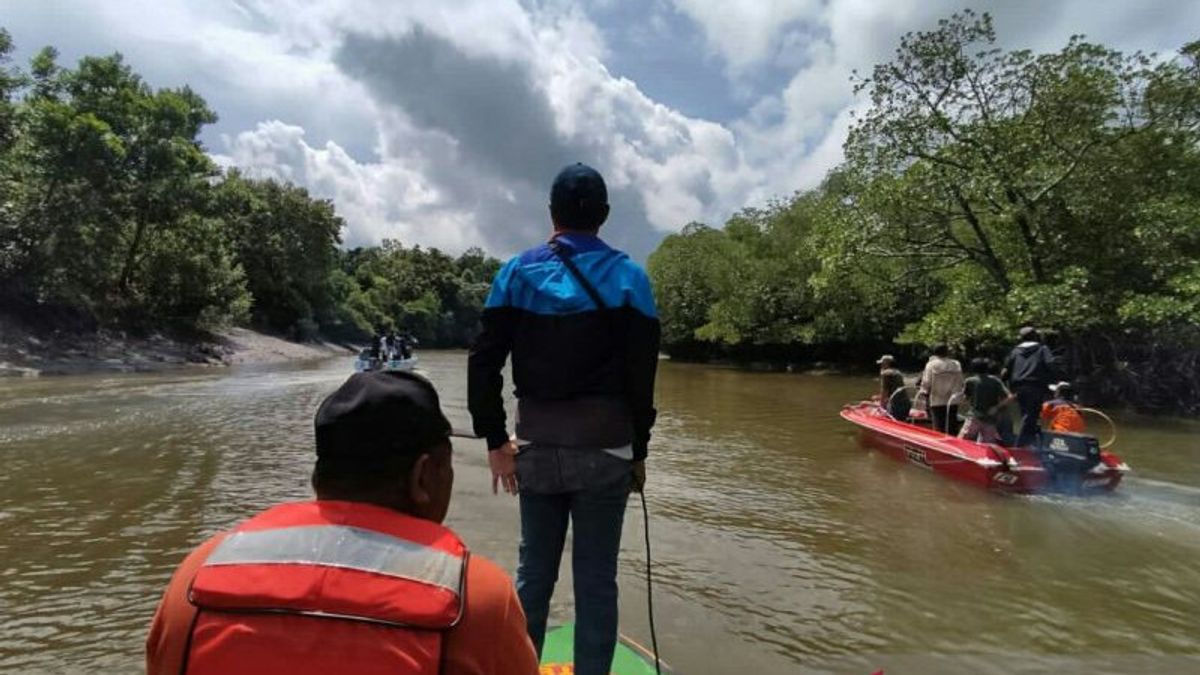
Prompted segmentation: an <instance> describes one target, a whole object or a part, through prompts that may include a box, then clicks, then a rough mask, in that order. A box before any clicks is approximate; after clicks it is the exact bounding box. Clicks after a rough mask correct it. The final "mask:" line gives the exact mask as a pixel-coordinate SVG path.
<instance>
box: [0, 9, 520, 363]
mask: <svg viewBox="0 0 1200 675" xmlns="http://www.w3.org/2000/svg"><path fill="white" fill-rule="evenodd" d="M11 51H12V41H11V39H10V37H9V34H8V33H7V32H5V31H4V30H3V29H0V298H2V299H6V300H17V301H20V302H21V303H22V304H24V305H33V306H37V305H58V306H63V307H67V308H71V309H73V310H77V311H81V312H83V313H84V314H87V315H90V316H91V317H93V318H95V319H96V320H98V321H99V322H100V323H101V324H120V325H123V326H129V327H153V326H157V325H159V324H164V323H167V324H173V325H178V326H185V327H194V328H202V329H211V328H217V327H220V326H223V325H226V324H229V323H235V322H237V323H240V322H248V323H251V324H253V325H255V326H258V327H262V328H265V329H268V330H271V331H274V332H277V333H282V334H286V335H289V336H291V337H294V338H298V339H315V338H317V337H319V336H320V335H321V334H325V335H329V336H332V337H336V338H339V339H347V340H353V339H362V338H365V337H367V336H370V335H371V334H373V333H374V332H375V331H376V330H381V329H385V328H403V329H406V330H409V331H412V332H414V333H415V334H416V335H417V337H419V338H420V339H421V340H422V341H423V342H424V343H425V344H432V345H455V346H462V345H465V344H466V343H467V342H468V341H469V340H470V338H471V337H472V335H473V334H474V332H475V330H476V324H477V322H478V318H479V314H480V312H481V311H482V306H483V302H484V298H485V296H486V294H487V290H488V287H489V284H490V281H491V279H492V277H493V276H494V275H495V273H496V271H497V270H498V269H499V262H498V261H496V260H495V259H493V258H489V257H487V256H486V255H484V254H483V252H482V251H480V250H478V249H471V250H469V251H467V252H466V253H464V254H463V255H462V256H460V257H458V258H452V257H450V256H448V255H446V254H444V253H442V252H440V251H438V250H436V249H431V250H423V249H420V248H412V249H405V248H404V247H403V246H401V245H400V244H399V243H396V242H385V243H384V245H383V246H382V247H380V248H369V249H355V250H354V251H350V252H344V251H342V250H341V249H340V248H339V244H340V243H341V231H342V228H343V226H344V223H343V222H342V219H341V218H339V217H338V215H337V214H336V212H335V210H334V207H333V204H332V203H331V202H329V201H328V200H320V199H314V198H313V197H311V196H310V195H309V194H308V192H307V191H306V190H304V189H302V188H299V187H297V186H294V185H291V184H288V183H282V182H279V181H275V180H257V179H252V178H248V177H246V176H243V175H242V174H241V173H239V172H237V171H236V170H231V171H229V172H227V173H225V174H224V175H222V174H220V172H218V170H217V168H216V166H215V165H214V164H213V162H212V160H211V159H210V158H209V157H208V155H207V154H206V153H205V152H204V149H203V147H202V146H201V144H200V142H199V134H200V132H201V130H202V129H203V127H204V126H205V125H208V124H211V123H213V122H215V121H216V119H217V117H216V114H215V113H213V112H212V111H211V110H210V109H209V108H208V106H207V104H206V103H205V101H204V99H203V98H201V97H200V96H199V95H198V94H196V93H195V92H194V91H192V90H191V89H189V88H187V87H182V88H178V89H159V90H155V89H152V88H151V87H149V86H148V85H146V84H145V82H143V81H142V79H141V77H140V76H138V75H137V74H136V73H135V72H133V70H132V69H131V68H130V67H129V66H128V65H127V64H126V63H125V61H124V60H123V59H122V57H121V56H120V55H119V54H114V55H112V56H106V57H87V58H84V59H82V60H81V61H80V62H79V64H78V65H77V66H76V67H75V68H73V69H72V68H65V67H63V66H61V65H59V63H58V53H57V52H56V51H55V50H54V49H53V48H52V47H47V48H45V49H43V50H41V51H40V52H39V53H38V54H37V55H36V56H34V58H33V59H32V61H31V63H30V69H29V70H30V72H29V74H28V75H26V74H25V73H22V72H21V71H19V70H18V69H15V68H13V67H11V66H10V65H9V54H10V53H11Z"/></svg>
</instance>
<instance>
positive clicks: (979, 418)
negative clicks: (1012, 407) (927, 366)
mask: <svg viewBox="0 0 1200 675" xmlns="http://www.w3.org/2000/svg"><path fill="white" fill-rule="evenodd" d="M991 367H992V364H991V362H990V361H989V360H988V359H985V358H976V359H972V360H971V373H972V374H971V377H968V378H967V379H966V381H965V382H964V383H963V393H964V395H965V396H966V397H967V399H969V400H970V402H971V407H970V408H969V409H968V410H967V423H966V424H965V425H963V428H962V431H961V432H960V433H959V435H958V437H959V438H965V439H967V440H969V441H976V442H979V443H998V442H1000V440H1001V439H1000V432H999V430H998V429H997V428H996V424H997V422H998V421H999V414H1000V411H1001V410H1003V409H1004V407H1005V406H1007V405H1009V404H1010V403H1012V401H1013V400H1014V399H1015V398H1016V396H1015V395H1014V394H1012V393H1011V392H1009V390H1008V388H1007V387H1005V386H1004V382H1002V381H1001V380H1000V378H998V377H996V376H995V375H992V374H991V373H990V372H989V371H990V370H991Z"/></svg>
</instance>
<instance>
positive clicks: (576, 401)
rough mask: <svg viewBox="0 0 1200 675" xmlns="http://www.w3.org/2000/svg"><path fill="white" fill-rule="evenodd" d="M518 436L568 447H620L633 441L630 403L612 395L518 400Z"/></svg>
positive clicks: (531, 440)
mask: <svg viewBox="0 0 1200 675" xmlns="http://www.w3.org/2000/svg"><path fill="white" fill-rule="evenodd" d="M517 438H519V439H521V440H523V441H529V442H531V443H539V444H544V445H555V446H560V447H567V448H619V447H622V446H626V445H629V444H630V443H632V442H633V418H632V416H631V415H630V412H629V404H628V403H626V402H625V401H624V400H623V399H620V398H616V397H611V396H588V397H581V398H573V399H567V400H562V401H544V400H538V399H531V398H521V399H518V401H517Z"/></svg>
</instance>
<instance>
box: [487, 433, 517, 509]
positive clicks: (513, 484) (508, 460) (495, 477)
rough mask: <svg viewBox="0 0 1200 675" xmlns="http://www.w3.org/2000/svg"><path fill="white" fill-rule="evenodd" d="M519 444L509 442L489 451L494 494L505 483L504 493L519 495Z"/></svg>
mask: <svg viewBox="0 0 1200 675" xmlns="http://www.w3.org/2000/svg"><path fill="white" fill-rule="evenodd" d="M516 458H517V442H516V441H513V440H509V441H508V442H507V443H505V444H504V445H502V446H500V447H498V448H492V449H491V450H488V465H489V466H490V467H491V468H492V494H497V493H498V492H499V490H498V489H497V488H498V486H499V485H500V484H501V483H503V484H504V491H505V492H507V493H508V494H510V495H515V494H517V459H516Z"/></svg>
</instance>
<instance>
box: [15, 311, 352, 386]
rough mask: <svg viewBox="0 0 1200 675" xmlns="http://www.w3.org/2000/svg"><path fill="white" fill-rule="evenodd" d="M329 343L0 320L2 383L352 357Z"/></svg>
mask: <svg viewBox="0 0 1200 675" xmlns="http://www.w3.org/2000/svg"><path fill="white" fill-rule="evenodd" d="M351 353H353V352H352V351H351V350H350V349H348V348H346V347H342V346H339V345H335V344H331V343H297V342H290V341H288V340H283V339H281V338H278V337H274V336H271V335H266V334H263V333H258V332H255V331H252V330H249V329H246V328H230V329H228V330H224V331H221V332H219V333H216V334H212V335H207V336H204V337H199V338H191V339H186V338H181V337H178V336H168V335H165V334H158V333H156V334H151V335H148V336H131V335H127V334H125V333H121V332H115V331H97V332H94V333H82V334H80V333H69V332H62V331H55V332H50V333H47V332H46V331H38V330H32V329H30V328H29V327H28V326H26V325H23V324H22V323H20V322H19V321H15V320H10V319H7V318H5V317H0V377H3V376H10V377H37V376H41V375H77V374H83V373H93V372H149V371H158V370H166V369H170V368H178V367H182V366H228V365H235V364H255V363H277V362H282V361H301V360H308V359H319V358H324V357H329V356H334V355H337V354H351Z"/></svg>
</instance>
